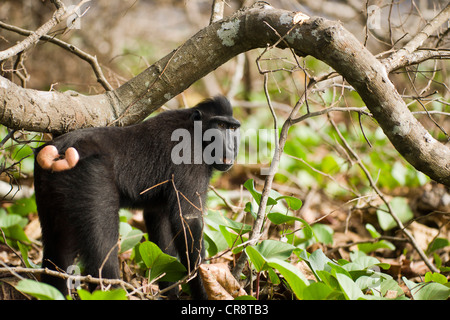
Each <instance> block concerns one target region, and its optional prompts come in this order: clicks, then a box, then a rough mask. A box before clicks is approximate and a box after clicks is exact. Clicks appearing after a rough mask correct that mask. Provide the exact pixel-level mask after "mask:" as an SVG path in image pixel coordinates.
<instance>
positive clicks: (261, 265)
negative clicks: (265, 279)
mask: <svg viewBox="0 0 450 320" xmlns="http://www.w3.org/2000/svg"><path fill="white" fill-rule="evenodd" d="M245 253H246V254H247V256H248V258H249V259H250V261H251V262H252V263H253V266H254V267H255V269H256V271H257V272H261V271H263V270H264V269H267V267H268V265H267V263H266V259H265V258H264V257H263V256H262V255H261V254H260V253H259V252H258V250H257V249H256V248H255V247H252V246H247V247H246V248H245Z"/></svg>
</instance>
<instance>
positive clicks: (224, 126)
mask: <svg viewBox="0 0 450 320" xmlns="http://www.w3.org/2000/svg"><path fill="white" fill-rule="evenodd" d="M217 126H218V127H219V128H220V129H226V128H227V125H226V124H225V123H218V124H217Z"/></svg>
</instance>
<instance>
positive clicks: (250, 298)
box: [234, 296, 256, 300]
mask: <svg viewBox="0 0 450 320" xmlns="http://www.w3.org/2000/svg"><path fill="white" fill-rule="evenodd" d="M234 300H256V298H255V297H253V296H239V297H236V298H234Z"/></svg>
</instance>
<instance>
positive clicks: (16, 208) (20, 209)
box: [8, 196, 37, 217]
mask: <svg viewBox="0 0 450 320" xmlns="http://www.w3.org/2000/svg"><path fill="white" fill-rule="evenodd" d="M8 212H9V213H14V214H18V215H20V216H22V217H23V216H26V215H28V214H29V213H32V212H37V208H36V200H35V199H34V196H32V197H30V198H23V199H20V200H17V201H16V202H15V203H14V204H13V205H12V206H10V207H9V208H8Z"/></svg>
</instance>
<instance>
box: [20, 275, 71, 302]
mask: <svg viewBox="0 0 450 320" xmlns="http://www.w3.org/2000/svg"><path fill="white" fill-rule="evenodd" d="M16 289H17V290H19V291H21V292H23V293H26V294H29V295H31V296H33V297H35V298H36V299H39V300H64V296H63V295H62V293H61V292H60V291H59V290H58V289H56V288H54V287H52V286H51V285H48V284H46V283H42V282H37V281H34V280H29V279H24V280H20V282H19V283H18V284H17V285H16Z"/></svg>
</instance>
